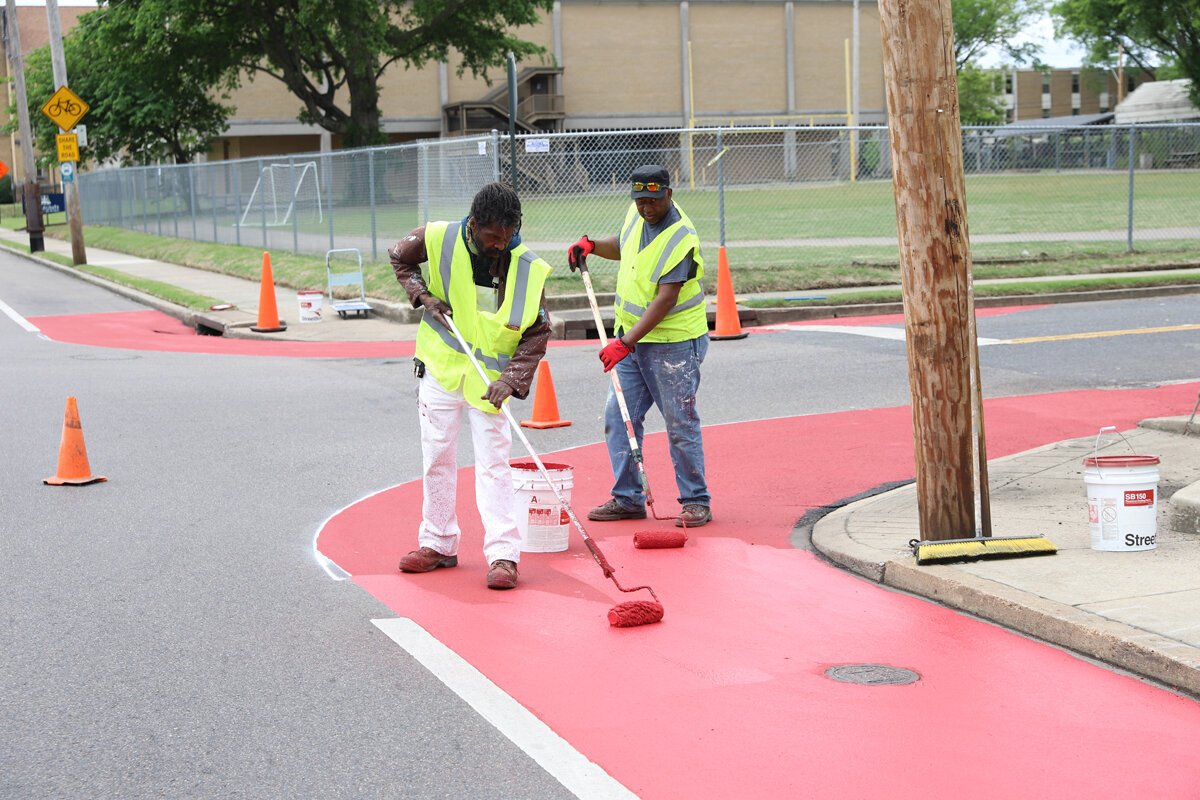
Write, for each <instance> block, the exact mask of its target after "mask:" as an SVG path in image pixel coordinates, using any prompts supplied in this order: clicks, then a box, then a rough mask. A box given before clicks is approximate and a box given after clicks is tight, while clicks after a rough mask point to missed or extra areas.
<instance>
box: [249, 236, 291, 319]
mask: <svg viewBox="0 0 1200 800" xmlns="http://www.w3.org/2000/svg"><path fill="white" fill-rule="evenodd" d="M250 330H252V331H255V332H256V333H279V332H280V331H286V330H287V325H284V324H283V323H282V322H280V321H279V308H278V307H277V306H276V305H275V278H274V276H272V274H271V254H270V253H268V252H266V251H265V250H264V251H263V265H262V283H261V284H260V288H259V290H258V324H257V325H255V326H253V327H252V328H250Z"/></svg>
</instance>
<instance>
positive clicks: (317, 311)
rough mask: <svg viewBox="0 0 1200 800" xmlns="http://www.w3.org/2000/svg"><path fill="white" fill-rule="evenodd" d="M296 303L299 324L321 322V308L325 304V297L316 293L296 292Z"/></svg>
mask: <svg viewBox="0 0 1200 800" xmlns="http://www.w3.org/2000/svg"><path fill="white" fill-rule="evenodd" d="M296 302H297V303H299V304H300V321H301V322H320V321H321V306H322V305H324V303H325V295H323V294H322V293H321V292H317V291H301V292H296Z"/></svg>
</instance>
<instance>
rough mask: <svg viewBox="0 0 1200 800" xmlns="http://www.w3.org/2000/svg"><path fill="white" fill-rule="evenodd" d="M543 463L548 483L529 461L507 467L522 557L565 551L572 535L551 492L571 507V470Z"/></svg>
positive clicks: (572, 477)
mask: <svg viewBox="0 0 1200 800" xmlns="http://www.w3.org/2000/svg"><path fill="white" fill-rule="evenodd" d="M542 463H543V465H544V466H545V467H546V476H547V477H549V478H550V481H551V482H550V483H547V482H546V477H543V476H542V473H541V471H540V470H539V469H538V468H537V464H535V463H533V462H532V461H522V462H517V463H515V464H510V465H509V466H510V467H511V468H512V479H513V489H515V490H516V493H517V529H518V530H519V531H520V532H521V552H522V553H559V552H562V551H563V550H566V549H567V543H568V540H569V539H570V535H571V518H570V517H569V516H568V515H567V509H566V507H565V506H563V504H562V503H560V502H559V500H558V495H556V494H555V493H554V489H555V488H557V489H558V492H559V494H561V495H562V497H563V500H565V501H566V502H567V503H568V504H570V502H571V488H572V487H573V486H574V485H575V478H574V476H573V475H572V474H571V469H572V468H571V467H570V466H569V465H567V464H551V463H548V462H542Z"/></svg>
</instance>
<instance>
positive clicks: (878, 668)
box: [825, 664, 921, 686]
mask: <svg viewBox="0 0 1200 800" xmlns="http://www.w3.org/2000/svg"><path fill="white" fill-rule="evenodd" d="M825 677H826V678H831V679H833V680H835V681H840V682H842V683H861V684H866V685H867V686H897V685H900V684H905V683H916V682H917V681H919V680H921V676H920V675H918V674H917V673H916V672H913V671H912V670H911V669H905V668H904V667H889V666H886V665H884V664H838V665H837V666H834V667H830V668H829V669H827V670H825Z"/></svg>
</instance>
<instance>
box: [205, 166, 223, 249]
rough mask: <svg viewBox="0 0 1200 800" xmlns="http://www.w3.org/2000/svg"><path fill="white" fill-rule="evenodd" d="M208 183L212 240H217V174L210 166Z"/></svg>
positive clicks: (218, 237) (218, 236) (218, 238)
mask: <svg viewBox="0 0 1200 800" xmlns="http://www.w3.org/2000/svg"><path fill="white" fill-rule="evenodd" d="M208 184H209V186H211V187H212V215H213V241H214V242H219V241H221V238H220V234H219V233H218V232H217V176H216V175H214V174H213V169H212V167H209V168H208ZM226 188H227V189H228V187H226Z"/></svg>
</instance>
